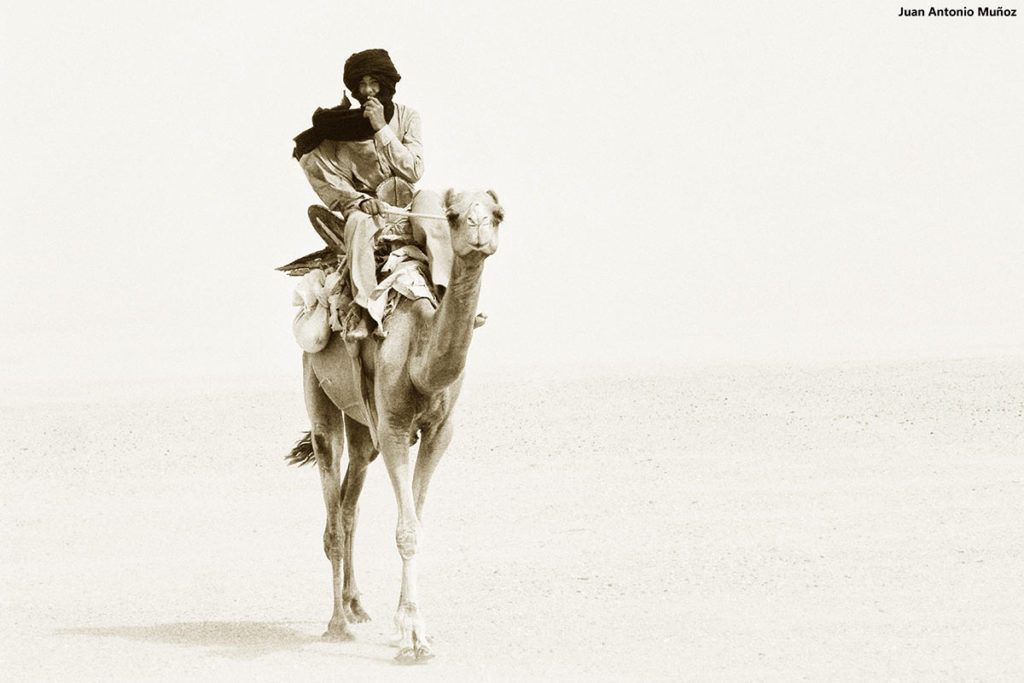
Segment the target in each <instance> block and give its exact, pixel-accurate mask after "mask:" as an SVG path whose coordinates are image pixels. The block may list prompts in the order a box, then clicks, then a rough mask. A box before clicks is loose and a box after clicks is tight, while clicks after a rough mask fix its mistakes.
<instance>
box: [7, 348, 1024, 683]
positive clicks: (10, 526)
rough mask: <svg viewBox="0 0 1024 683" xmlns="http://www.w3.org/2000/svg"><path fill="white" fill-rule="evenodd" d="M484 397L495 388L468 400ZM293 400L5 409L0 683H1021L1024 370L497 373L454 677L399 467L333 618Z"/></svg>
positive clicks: (994, 365)
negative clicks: (341, 617)
mask: <svg viewBox="0 0 1024 683" xmlns="http://www.w3.org/2000/svg"><path fill="white" fill-rule="evenodd" d="M474 373H475V374H474ZM298 385H299V382H298V378H296V379H295V381H293V382H282V383H281V386H271V387H262V388H259V389H255V388H251V387H249V388H244V387H242V388H240V387H238V386H228V385H211V386H198V385H193V384H187V385H184V384H183V385H179V386H162V387H145V386H142V387H140V386H133V387H118V386H113V385H111V386H105V387H104V386H100V387H95V388H93V390H92V392H91V393H90V394H88V395H79V396H72V397H69V398H62V399H55V398H52V397H51V398H46V397H39V396H36V397H33V398H31V400H30V399H27V398H25V397H23V396H19V395H14V394H8V395H5V396H4V397H3V398H2V400H0V401H2V407H0V414H2V416H3V419H2V427H0V454H2V463H0V467H2V471H3V487H2V497H0V509H2V523H0V529H2V547H3V557H2V559H0V577H2V586H3V609H2V615H0V643H2V644H0V655H2V665H0V674H2V675H0V677H2V678H3V679H4V680H9V681H35V680H39V681H44V680H45V681H53V680H72V681H76V680H193V681H195V680H204V681H205V680H210V681H213V680H217V681H220V680H246V681H285V680H308V681H327V680H330V681H338V680H356V681H368V680H417V681H419V680H429V681H434V680H438V681H440V680H446V681H447V680H754V679H756V680H765V679H768V680H799V679H812V680H877V679H880V678H884V679H901V680H963V679H977V680H1011V679H1017V680H1020V679H1021V678H1024V533H1022V528H1024V486H1022V481H1024V359H1019V358H1003V359H958V360H942V361H937V360H936V361H916V362H904V363H895V362H893V363H856V364H854V363H846V364H831V365H829V364H818V365H789V366H785V365H721V366H702V367H694V368H690V369H682V370H674V371H671V372H665V373H658V374H649V375H636V376H629V375H628V374H626V373H619V374H606V375H604V376H602V375H601V374H599V373H589V374H588V373H579V374H576V375H574V376H569V375H568V374H567V373H561V374H559V373H553V374H540V373H537V374H530V373H525V374H521V375H518V376H515V377H498V376H487V375H486V374H485V373H484V372H482V371H477V370H476V369H475V368H474V367H472V364H471V368H470V377H469V379H468V380H467V385H466V388H465V390H464V393H463V396H462V398H461V400H460V404H459V406H458V408H457V413H456V414H457V418H458V428H457V432H456V436H455V441H454V443H453V444H452V447H451V448H450V450H449V452H448V454H447V455H446V456H445V459H444V460H443V461H442V463H441V466H440V468H439V470H438V472H437V475H436V476H435V479H434V483H433V484H432V487H431V494H430V497H429V500H428V503H427V509H426V515H425V520H424V522H425V525H426V530H425V533H426V539H425V541H424V543H423V544H422V547H421V553H420V558H421V559H420V567H421V579H420V581H421V608H422V610H423V612H424V615H425V617H426V620H427V624H428V626H429V627H430V629H431V630H432V632H433V635H434V638H435V645H436V650H437V653H438V656H437V658H436V659H435V660H433V661H432V662H430V663H429V664H427V665H425V666H417V667H401V666H398V665H396V664H394V663H393V661H392V658H393V656H394V653H395V650H394V649H393V648H391V647H389V645H388V639H389V637H390V624H391V616H392V614H393V611H394V608H395V606H396V603H397V599H398V588H399V580H400V561H399V558H398V554H397V551H396V550H395V546H394V524H395V506H394V499H393V496H392V493H391V489H390V485H389V483H388V481H387V474H386V472H385V470H384V467H383V464H382V463H381V462H380V461H379V460H378V462H376V463H374V466H373V467H372V468H371V470H370V474H369V476H368V479H367V484H366V489H365V491H364V495H363V498H362V507H361V517H360V520H359V527H358V531H357V537H356V553H357V555H356V571H357V572H358V579H359V582H360V588H361V589H362V593H363V600H364V605H366V607H367V610H368V611H369V612H370V614H371V615H372V616H373V618H374V620H373V621H372V622H370V623H368V624H363V625H357V626H356V627H355V630H356V631H357V634H358V639H357V640H355V641H353V642H348V643H328V642H321V641H320V639H319V636H320V634H321V632H322V631H323V629H324V627H325V625H326V622H327V619H328V618H329V616H330V606H331V605H330V568H329V565H328V563H327V561H326V559H325V558H324V556H323V552H322V548H321V534H322V531H323V505H322V501H321V497H320V491H319V482H318V476H317V472H316V470H315V468H311V467H306V468H300V469H297V468H294V467H286V466H285V465H284V461H283V456H284V455H285V454H286V452H287V451H288V449H289V448H290V446H291V444H292V443H293V442H294V441H295V440H296V439H297V438H298V437H299V436H300V434H301V432H302V431H303V430H305V429H306V428H307V423H306V418H305V412H304V408H303V405H302V397H301V392H300V390H299V386H298Z"/></svg>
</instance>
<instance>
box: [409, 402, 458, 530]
mask: <svg viewBox="0 0 1024 683" xmlns="http://www.w3.org/2000/svg"><path fill="white" fill-rule="evenodd" d="M453 433H454V429H453V428H452V423H451V421H450V420H447V419H446V420H445V421H444V422H443V423H441V424H440V425H439V426H438V427H435V428H433V429H430V430H427V431H425V432H424V433H423V434H422V435H421V440H420V448H419V451H418V452H417V454H416V471H415V472H414V473H413V479H412V492H413V497H414V499H415V501H416V518H417V519H419V520H420V523H421V524H422V523H423V503H424V502H425V501H426V499H427V488H428V487H429V486H430V478H431V477H432V476H433V475H434V470H435V469H437V463H438V462H439V461H440V460H441V456H442V455H444V452H445V451H446V450H448V444H450V443H451V442H452V434H453Z"/></svg>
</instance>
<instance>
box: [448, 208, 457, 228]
mask: <svg viewBox="0 0 1024 683" xmlns="http://www.w3.org/2000/svg"><path fill="white" fill-rule="evenodd" d="M446 215H447V216H448V222H449V223H450V224H452V225H455V224H456V223H457V222H458V220H459V212H458V211H456V210H455V209H448V212H447V214H446Z"/></svg>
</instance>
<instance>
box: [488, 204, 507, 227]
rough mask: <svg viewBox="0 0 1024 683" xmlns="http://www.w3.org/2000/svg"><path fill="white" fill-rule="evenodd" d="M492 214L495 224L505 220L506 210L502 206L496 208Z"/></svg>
mask: <svg viewBox="0 0 1024 683" xmlns="http://www.w3.org/2000/svg"><path fill="white" fill-rule="evenodd" d="M491 215H493V216H494V224H495V225H497V224H498V223H500V222H502V221H503V220H505V210H504V209H502V208H501V207H500V206H499V207H498V208H496V209H495V210H494V211H493V213H492V214H491Z"/></svg>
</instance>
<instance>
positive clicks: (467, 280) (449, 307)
mask: <svg viewBox="0 0 1024 683" xmlns="http://www.w3.org/2000/svg"><path fill="white" fill-rule="evenodd" d="M483 272H484V261H483V259H474V260H472V261H470V260H466V259H462V258H458V257H456V259H455V262H454V263H453V264H452V278H451V282H450V285H449V287H448V291H447V292H445V295H444V298H443V299H441V306H440V307H439V308H438V309H437V311H436V312H435V313H434V317H433V320H432V322H431V329H430V333H429V334H428V335H427V339H426V343H425V345H424V347H423V348H422V350H421V352H420V353H418V354H417V355H416V358H415V360H414V362H413V365H412V367H411V368H410V372H411V375H412V381H413V384H414V385H415V386H416V388H417V389H418V390H419V391H421V392H422V393H424V394H430V393H434V392H437V391H440V390H441V389H444V388H445V387H447V386H448V385H449V384H451V383H452V382H454V381H455V380H456V379H458V377H459V375H460V374H462V370H463V368H465V367H466V356H467V354H468V353H469V343H470V342H471V341H472V339H473V323H474V320H475V319H476V313H477V302H478V301H479V300H480V280H481V276H482V275H483Z"/></svg>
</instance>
